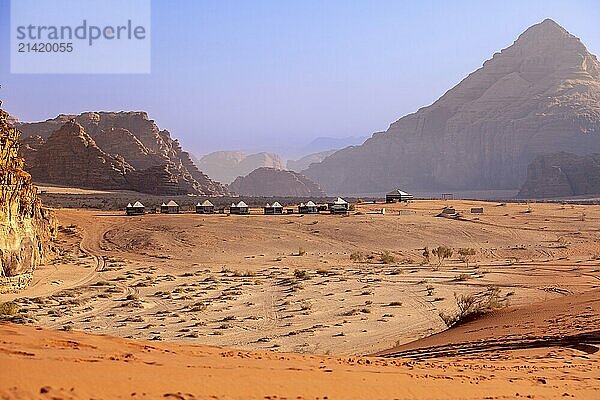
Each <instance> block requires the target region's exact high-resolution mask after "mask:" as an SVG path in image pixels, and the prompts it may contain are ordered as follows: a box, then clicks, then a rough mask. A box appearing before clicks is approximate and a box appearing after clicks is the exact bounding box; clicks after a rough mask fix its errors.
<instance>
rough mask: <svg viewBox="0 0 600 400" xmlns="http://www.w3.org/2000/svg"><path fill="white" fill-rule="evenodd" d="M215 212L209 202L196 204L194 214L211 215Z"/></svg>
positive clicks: (213, 206)
mask: <svg viewBox="0 0 600 400" xmlns="http://www.w3.org/2000/svg"><path fill="white" fill-rule="evenodd" d="M214 212H215V205H214V204H213V203H211V202H210V201H209V200H204V201H203V202H202V203H198V204H196V214H212V213H214Z"/></svg>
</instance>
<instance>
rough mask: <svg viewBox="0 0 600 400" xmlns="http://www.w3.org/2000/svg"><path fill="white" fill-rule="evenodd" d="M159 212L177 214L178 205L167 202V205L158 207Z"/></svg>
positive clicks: (163, 204)
mask: <svg viewBox="0 0 600 400" xmlns="http://www.w3.org/2000/svg"><path fill="white" fill-rule="evenodd" d="M160 212H161V213H162V214H179V204H177V203H175V202H174V201H173V200H171V201H169V202H168V203H167V204H165V203H162V204H161V205H160Z"/></svg>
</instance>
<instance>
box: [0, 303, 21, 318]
mask: <svg viewBox="0 0 600 400" xmlns="http://www.w3.org/2000/svg"><path fill="white" fill-rule="evenodd" d="M18 313H19V306H18V305H17V304H16V303H13V302H12V301H7V302H6V303H2V304H0V319H2V318H3V317H14V316H16V315H17V314H18Z"/></svg>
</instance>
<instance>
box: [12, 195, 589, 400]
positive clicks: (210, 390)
mask: <svg viewBox="0 0 600 400" xmlns="http://www.w3.org/2000/svg"><path fill="white" fill-rule="evenodd" d="M448 205H452V206H454V207H455V208H456V209H457V211H459V212H460V213H461V214H462V217H461V218H459V219H450V218H442V217H436V215H437V214H438V213H439V212H440V211H441V209H442V208H443V207H444V206H448ZM382 207H385V208H386V214H385V215H383V214H380V213H378V211H379V210H380V209H381V208H382ZM471 207H483V208H484V213H483V214H471V213H470V212H469V210H470V209H471ZM56 214H57V217H58V219H59V221H60V224H61V227H60V229H59V231H60V234H59V242H60V247H61V252H60V256H59V257H58V258H57V259H56V260H54V261H53V262H52V263H48V264H47V265H43V266H41V267H39V268H38V269H37V270H36V272H35V275H34V278H33V281H32V282H31V284H30V286H29V287H28V288H26V289H25V290H23V291H21V292H20V293H18V294H3V295H0V302H4V301H14V302H15V303H16V304H18V306H19V314H18V316H17V317H18V318H19V319H21V320H22V321H23V322H25V323H26V325H14V324H3V325H0V330H1V331H2V333H1V334H0V336H1V339H0V365H10V366H11V368H3V373H2V374H1V375H0V398H38V397H44V396H47V397H48V398H52V396H54V397H55V398H63V397H64V398H115V397H129V398H145V397H147V398H154V397H157V396H165V397H168V396H171V395H172V396H173V397H172V398H223V399H228V398H259V399H264V398H271V399H276V398H294V399H295V398H322V399H323V398H329V399H332V398H340V397H343V398H484V397H485V396H490V397H489V398H514V397H519V396H523V397H528V396H529V397H530V398H558V397H560V398H564V397H567V396H574V397H576V398H584V399H593V398H600V380H599V378H600V364H599V361H600V354H599V353H598V352H596V351H597V350H598V348H597V347H596V346H595V345H597V344H599V342H600V332H599V330H600V299H599V298H598V297H599V296H598V295H599V294H600V289H599V287H600V286H599V285H600V206H591V205H588V206H583V205H572V204H558V203H535V204H518V203H507V204H504V203H502V204H500V203H492V202H475V201H416V202H413V203H409V204H394V205H389V204H388V205H382V204H359V205H357V208H356V212H354V213H352V214H351V215H349V216H332V215H304V216H301V215H289V216H288V215H285V216H264V215H249V216H227V215H219V214H217V215H196V214H179V215H145V216H140V217H126V216H124V215H121V213H118V212H117V213H111V212H103V211H90V210H73V209H59V210H56ZM440 245H445V246H448V247H451V248H453V249H454V253H453V255H452V256H451V257H450V258H449V259H446V260H441V262H440V260H438V258H437V257H435V256H434V255H431V256H430V258H429V260H426V259H425V257H424V256H423V248H424V247H428V248H429V249H433V248H435V247H437V246H440ZM460 248H472V249H474V250H475V255H473V256H470V257H469V258H470V259H469V260H467V261H468V262H466V261H465V260H459V258H458V249H460ZM491 291H493V292H494V293H496V295H497V300H498V301H499V302H500V303H502V304H503V305H506V307H505V308H502V309H500V310H498V311H496V312H493V313H491V314H488V315H486V316H484V317H483V318H481V319H478V320H475V321H472V322H468V323H466V324H463V325H460V326H458V327H455V328H453V329H450V330H446V325H445V324H444V322H443V320H442V318H441V317H440V313H443V314H449V313H452V312H454V311H455V310H456V301H455V295H457V296H460V295H464V294H475V295H485V293H489V292H491ZM28 325H33V326H35V327H38V328H33V327H30V326H28ZM48 329H52V330H55V331H50V330H48ZM56 330H60V331H61V332H58V331H56ZM62 331H64V332H62ZM75 331H76V332H75ZM84 333H85V334H84ZM89 333H93V334H101V335H109V336H110V337H107V336H95V335H89ZM206 345H210V346H222V348H221V347H207V346H206ZM231 349H235V350H231ZM415 349H419V350H415ZM291 353H293V354H291ZM369 355H370V356H369ZM373 355H377V356H378V357H374V356H373ZM365 356H368V357H365ZM382 356H383V357H382ZM110 368H112V369H110ZM133 368H135V371H136V373H135V374H133V373H132V371H133ZM234 370H235V372H234V374H235V375H234V377H236V379H237V380H236V384H234V385H229V384H227V382H229V381H231V379H232V375H231V373H232V371H234ZM23 371H29V372H23ZM30 371H38V372H40V371H45V372H44V373H41V372H40V373H38V374H36V373H33V374H32V373H31V372H30ZM103 371H104V372H103ZM106 371H110V372H106ZM72 374H75V375H77V376H79V375H80V378H78V379H69V378H70V377H71V378H72V377H73V375H72ZM109 374H117V375H118V376H119V378H115V377H114V376H113V377H112V378H111V377H110V376H108V375H109ZM32 375H33V376H35V377H36V378H31V376H32ZM19 382H20V383H22V384H23V385H22V386H20V385H19V384H17V383H19ZM128 384H131V385H133V387H135V388H136V389H135V390H130V389H129V388H131V387H132V386H131V385H128ZM198 393H201V394H202V395H198ZM194 395H195V396H194ZM178 396H179V397H178ZM203 396H204V397H203ZM211 396H213V397H211Z"/></svg>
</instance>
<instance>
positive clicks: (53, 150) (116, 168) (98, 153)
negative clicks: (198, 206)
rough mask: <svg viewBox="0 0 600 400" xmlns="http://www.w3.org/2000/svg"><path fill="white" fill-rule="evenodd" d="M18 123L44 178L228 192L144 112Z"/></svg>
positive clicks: (29, 158)
mask: <svg viewBox="0 0 600 400" xmlns="http://www.w3.org/2000/svg"><path fill="white" fill-rule="evenodd" d="M15 126H16V127H18V128H19V129H20V130H21V131H22V132H23V135H24V146H23V149H22V155H23V156H24V157H25V160H26V162H27V165H28V167H30V170H31V173H32V175H33V178H34V180H35V181H38V182H43V183H54V184H59V185H71V186H77V187H83V188H92V189H129V190H137V191H140V192H143V193H151V194H204V195H220V194H225V193H226V189H225V187H224V186H222V185H221V184H219V183H217V182H213V181H212V180H210V179H209V178H208V177H207V176H206V175H205V174H203V173H202V172H200V171H199V170H198V168H197V167H196V165H194V163H193V162H192V160H191V158H190V156H189V154H188V153H187V152H185V151H183V150H182V149H181V146H180V145H179V142H178V141H177V140H174V139H172V138H171V135H170V133H169V132H168V131H166V130H160V129H159V128H158V126H157V125H156V124H155V123H154V121H152V120H150V119H148V115H147V114H146V113H144V112H118V113H113V112H99V113H95V112H87V113H83V114H80V115H76V116H75V115H59V116H58V117H56V118H54V119H51V120H48V121H44V122H35V123H16V124H15ZM78 159H79V160H85V161H78ZM75 168H80V169H81V171H76V170H75Z"/></svg>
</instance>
